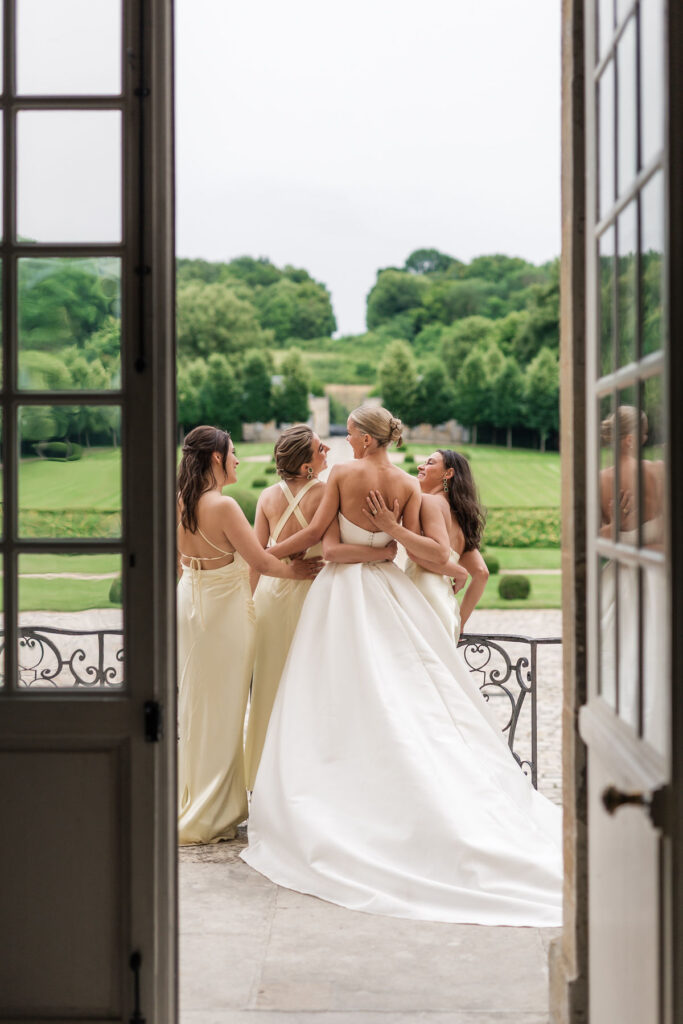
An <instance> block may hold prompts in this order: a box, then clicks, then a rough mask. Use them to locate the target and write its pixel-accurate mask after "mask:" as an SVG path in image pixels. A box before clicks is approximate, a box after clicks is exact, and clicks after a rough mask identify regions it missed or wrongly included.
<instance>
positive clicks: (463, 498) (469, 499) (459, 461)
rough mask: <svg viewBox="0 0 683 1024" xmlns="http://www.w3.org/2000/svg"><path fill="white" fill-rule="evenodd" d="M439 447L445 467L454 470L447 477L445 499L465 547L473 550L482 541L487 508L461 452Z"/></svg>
mask: <svg viewBox="0 0 683 1024" xmlns="http://www.w3.org/2000/svg"><path fill="white" fill-rule="evenodd" d="M438 450H439V453H440V454H441V457H442V459H443V464H444V469H452V470H453V476H451V477H449V478H448V480H447V481H446V483H447V484H448V491H447V492H446V496H447V498H448V503H449V505H450V506H451V509H452V510H453V515H454V516H455V518H456V519H457V521H458V525H459V526H460V529H461V530H462V532H463V535H464V537H465V551H473V550H475V549H478V548H479V545H480V544H481V538H482V534H483V532H484V524H485V523H486V512H485V510H484V508H483V506H482V504H481V501H480V500H479V493H478V491H477V485H476V484H475V482H474V477H473V476H472V470H471V469H470V464H469V462H468V461H467V459H466V458H465V456H464V455H461V454H460V453H459V452H454V451H452V450H451V449H450V448H439V449H438Z"/></svg>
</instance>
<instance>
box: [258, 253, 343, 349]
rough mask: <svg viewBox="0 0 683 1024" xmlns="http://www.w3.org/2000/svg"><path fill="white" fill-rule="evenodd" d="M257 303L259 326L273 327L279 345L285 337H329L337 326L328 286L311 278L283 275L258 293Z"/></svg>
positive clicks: (285, 339)
mask: <svg viewBox="0 0 683 1024" xmlns="http://www.w3.org/2000/svg"><path fill="white" fill-rule="evenodd" d="M292 272H293V273H295V271H294V268H292ZM257 303H258V308H259V315H260V320H261V325H262V326H263V327H266V328H271V329H272V331H273V334H274V336H275V341H276V342H278V344H282V343H283V342H285V341H287V339H288V338H302V339H306V338H323V337H328V336H329V335H331V334H332V333H333V331H336V329H337V322H336V320H335V318H334V313H333V311H332V302H331V300H330V296H329V293H328V291H327V289H326V288H325V286H324V285H322V284H318V283H317V282H316V281H311V280H310V279H309V280H304V281H302V282H297V281H293V280H290V279H289V278H283V279H282V280H280V281H278V282H277V283H276V284H273V285H271V286H270V287H269V288H265V289H264V290H263V291H262V292H260V293H259V295H258V297H257Z"/></svg>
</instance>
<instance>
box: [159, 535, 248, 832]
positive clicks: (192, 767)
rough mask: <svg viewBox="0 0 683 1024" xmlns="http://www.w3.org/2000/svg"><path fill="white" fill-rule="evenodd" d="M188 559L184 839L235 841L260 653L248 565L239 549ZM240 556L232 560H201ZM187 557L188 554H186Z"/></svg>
mask: <svg viewBox="0 0 683 1024" xmlns="http://www.w3.org/2000/svg"><path fill="white" fill-rule="evenodd" d="M198 532H199V534H200V535H201V537H202V538H203V539H204V540H205V541H206V543H207V544H209V545H210V546H211V547H212V548H214V550H216V551H219V552H220V554H219V555H216V556H212V557H208V558H195V557H190V556H182V557H185V558H188V560H189V564H188V565H183V574H182V576H181V577H180V580H179V582H178V591H177V608H178V733H179V736H178V842H179V843H180V845H181V846H188V845H192V844H194V843H216V842H219V841H220V840H221V839H232V838H234V836H235V833H236V829H237V825H239V823H240V822H242V821H244V819H245V818H246V817H247V793H246V785H245V781H244V752H243V733H244V718H245V714H246V708H247V698H248V694H249V681H250V679H251V670H252V664H253V657H254V632H255V620H254V605H253V602H252V600H251V591H250V587H249V569H248V566H247V563H246V562H245V561H244V559H243V558H242V557H241V556H240V555H239V554H238V553H237V552H231V551H223V550H222V549H221V548H219V547H218V546H217V545H216V544H213V543H212V542H211V541H210V540H209V539H208V538H207V537H205V536H204V534H203V533H202V532H201V530H199V531H198ZM231 554H232V555H233V561H232V562H230V564H229V565H223V566H220V567H219V568H216V569H204V568H202V563H205V562H214V561H219V560H220V559H221V558H224V557H225V556H226V555H231ZM181 555H182V552H181Z"/></svg>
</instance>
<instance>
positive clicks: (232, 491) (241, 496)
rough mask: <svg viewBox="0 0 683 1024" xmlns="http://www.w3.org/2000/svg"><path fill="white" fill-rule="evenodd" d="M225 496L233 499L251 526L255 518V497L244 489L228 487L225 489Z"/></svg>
mask: <svg viewBox="0 0 683 1024" xmlns="http://www.w3.org/2000/svg"><path fill="white" fill-rule="evenodd" d="M225 494H227V495H228V496H229V497H231V498H234V499H235V501H236V502H237V504H238V505H239V507H240V508H241V509H242V511H243V512H244V514H245V516H246V517H247V519H248V520H249V522H250V523H251V524H252V526H253V524H254V519H255V517H256V501H257V499H256V496H255V495H254V494H252V493H251V491H250V490H248V489H247V488H246V487H229V488H226V489H225Z"/></svg>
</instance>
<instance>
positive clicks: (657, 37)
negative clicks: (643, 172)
mask: <svg viewBox="0 0 683 1024" xmlns="http://www.w3.org/2000/svg"><path fill="white" fill-rule="evenodd" d="M640 53H641V66H640V117H641V133H640V148H641V165H642V166H643V167H646V166H647V165H648V164H649V163H650V161H651V160H652V159H653V157H655V156H656V155H657V153H658V152H659V151H660V150H661V148H662V146H663V145H664V111H665V104H664V67H665V56H664V3H663V0H640Z"/></svg>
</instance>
